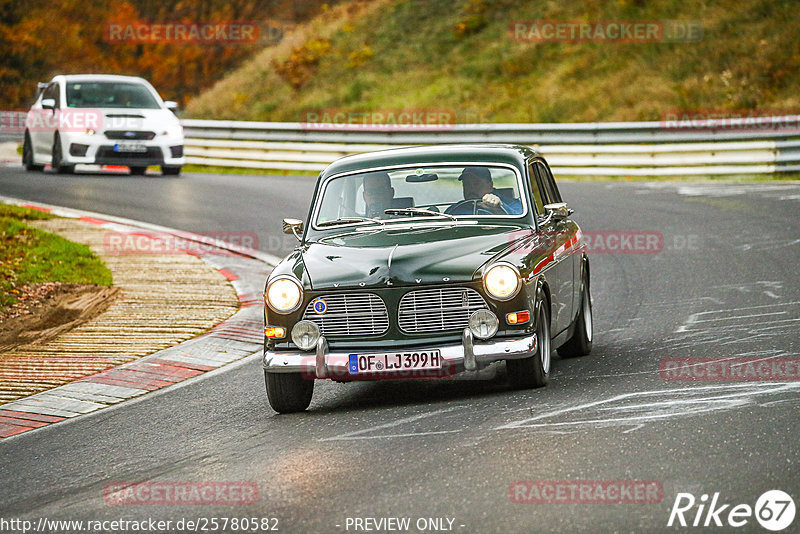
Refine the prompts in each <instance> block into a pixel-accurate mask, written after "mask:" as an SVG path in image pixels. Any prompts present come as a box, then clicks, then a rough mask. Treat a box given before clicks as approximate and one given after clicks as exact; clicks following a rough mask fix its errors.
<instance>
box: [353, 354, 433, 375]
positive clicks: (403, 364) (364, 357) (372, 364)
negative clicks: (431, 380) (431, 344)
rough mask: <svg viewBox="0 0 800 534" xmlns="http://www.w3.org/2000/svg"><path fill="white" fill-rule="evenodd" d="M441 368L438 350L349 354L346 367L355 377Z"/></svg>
mask: <svg viewBox="0 0 800 534" xmlns="http://www.w3.org/2000/svg"><path fill="white" fill-rule="evenodd" d="M441 368H442V356H441V354H440V353H439V350H410V351H403V352H400V351H398V352H378V353H373V354H351V355H350V362H349V365H348V370H349V371H350V374H351V375H357V374H359V373H392V372H397V371H409V370H414V371H417V370H431V369H441Z"/></svg>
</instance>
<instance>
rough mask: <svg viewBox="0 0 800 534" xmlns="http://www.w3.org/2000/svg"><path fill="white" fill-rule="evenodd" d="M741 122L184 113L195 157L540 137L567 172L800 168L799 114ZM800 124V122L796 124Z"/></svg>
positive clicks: (316, 167) (286, 162)
mask: <svg viewBox="0 0 800 534" xmlns="http://www.w3.org/2000/svg"><path fill="white" fill-rule="evenodd" d="M746 121H747V122H744V121H742V122H741V123H740V124H737V123H735V122H732V121H730V120H726V121H716V122H715V121H705V123H704V125H703V127H691V128H682V127H681V125H680V123H678V124H674V125H673V124H669V123H664V122H612V123H577V124H458V125H445V126H398V127H387V126H383V127H381V126H369V127H365V126H362V125H332V124H318V123H278V122H244V121H207V120H183V121H182V124H183V126H184V131H185V134H186V150H185V153H186V156H187V162H188V163H194V164H200V165H214V166H223V167H228V166H229V167H245V168H258V169H274V170H285V171H306V172H307V171H314V172H316V171H320V170H322V169H324V168H325V167H326V166H327V165H328V164H329V163H331V162H332V161H334V160H335V159H337V158H339V157H341V156H345V155H348V154H355V153H360V152H368V151H373V150H381V149H385V148H394V147H397V146H408V145H420V144H433V143H487V142H488V143H517V144H526V145H532V146H535V147H536V148H537V149H538V150H539V151H540V152H541V153H542V154H544V156H545V157H546V158H547V159H548V162H549V163H550V165H551V166H552V167H553V172H555V173H556V174H559V175H568V176H569V175H572V176H579V175H583V176H587V175H598V176H658V175H664V176H691V175H724V174H763V173H776V172H795V171H800V116H786V117H769V118H761V119H747V120H746ZM790 126H793V127H790Z"/></svg>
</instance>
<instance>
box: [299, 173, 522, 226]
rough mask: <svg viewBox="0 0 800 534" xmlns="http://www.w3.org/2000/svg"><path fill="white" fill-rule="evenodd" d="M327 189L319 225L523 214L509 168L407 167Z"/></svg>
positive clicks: (350, 178) (335, 182)
mask: <svg viewBox="0 0 800 534" xmlns="http://www.w3.org/2000/svg"><path fill="white" fill-rule="evenodd" d="M323 187H324V189H323V191H322V194H321V197H320V201H319V203H318V205H319V208H318V210H317V214H316V219H315V224H316V225H317V226H333V225H337V224H358V223H361V224H364V223H375V222H383V221H386V220H391V219H397V218H408V217H428V218H431V217H440V218H444V217H446V218H447V219H454V218H462V217H518V216H520V215H523V214H524V213H525V207H524V203H523V202H522V200H521V196H520V182H519V178H518V176H517V173H516V172H515V171H514V170H513V169H511V168H508V167H500V166H484V165H462V166H442V167H407V168H402V169H392V170H389V171H375V172H367V173H358V174H350V175H347V176H341V177H338V178H333V179H331V180H328V182H327V183H326V184H325V185H324V186H323ZM387 210H388V211H387Z"/></svg>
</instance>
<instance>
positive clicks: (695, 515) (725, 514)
mask: <svg viewBox="0 0 800 534" xmlns="http://www.w3.org/2000/svg"><path fill="white" fill-rule="evenodd" d="M754 516H755V519H756V521H757V522H758V524H759V525H761V526H762V527H763V528H765V529H767V530H770V531H772V532H779V531H781V530H784V529H786V528H787V527H789V526H790V525H791V524H792V522H793V521H794V516H795V505H794V500H793V499H792V497H791V496H790V495H789V494H788V493H786V492H784V491H781V490H769V491H766V492H764V493H763V494H762V495H761V496H760V497H759V498H758V499H757V500H756V504H755V506H750V505H749V504H737V505H731V504H729V503H725V502H724V501H723V499H722V498H721V497H720V494H719V492H716V493H714V494H713V495H712V496H711V497H709V495H708V494H705V493H704V494H703V495H701V496H700V498H699V499H697V498H696V497H695V496H694V495H692V494H691V493H678V495H676V496H675V502H674V503H673V504H672V511H671V512H670V514H669V521H667V526H668V527H671V526H681V527H723V526H724V527H728V528H731V527H733V528H741V527H744V526H746V525H749V524H752V523H751V521H752V519H753V517H754ZM751 529H752V527H751V528H749V529H747V530H748V531H750V530H751Z"/></svg>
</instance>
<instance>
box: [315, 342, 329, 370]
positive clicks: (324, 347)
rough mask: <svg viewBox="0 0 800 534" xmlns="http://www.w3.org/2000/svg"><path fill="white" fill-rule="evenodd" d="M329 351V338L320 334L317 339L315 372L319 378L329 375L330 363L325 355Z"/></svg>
mask: <svg viewBox="0 0 800 534" xmlns="http://www.w3.org/2000/svg"><path fill="white" fill-rule="evenodd" d="M327 353H328V340H326V339H325V336H319V339H318V340H317V351H316V355H315V364H316V365H315V368H314V373H315V374H316V376H317V378H327V377H328V365H327V363H326V362H325V355H326V354H327Z"/></svg>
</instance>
